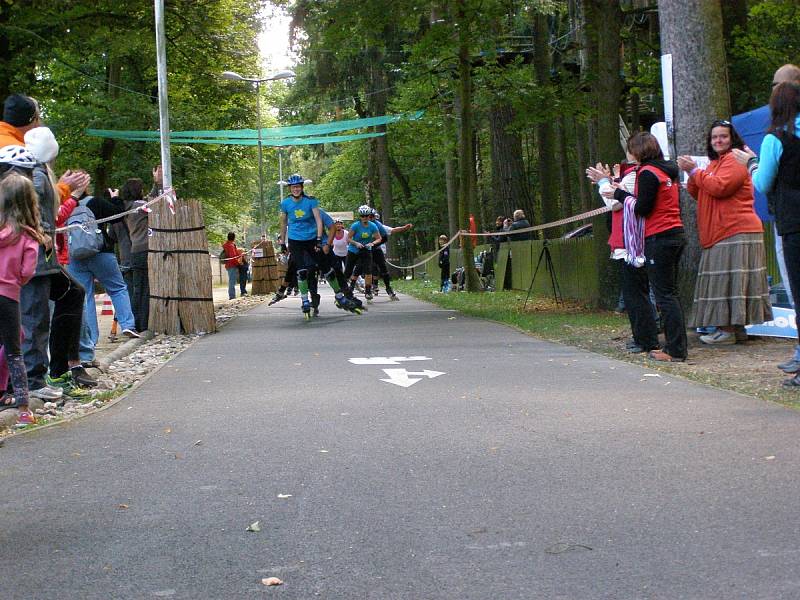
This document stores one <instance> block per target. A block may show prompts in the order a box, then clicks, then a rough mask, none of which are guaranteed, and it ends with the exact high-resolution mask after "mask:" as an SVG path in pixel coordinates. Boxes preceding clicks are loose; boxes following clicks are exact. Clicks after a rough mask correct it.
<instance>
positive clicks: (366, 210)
mask: <svg viewBox="0 0 800 600" xmlns="http://www.w3.org/2000/svg"><path fill="white" fill-rule="evenodd" d="M371 214H372V208H371V207H369V206H367V205H366V204H362V205H361V206H359V207H358V216H359V217H368V216H370V215H371Z"/></svg>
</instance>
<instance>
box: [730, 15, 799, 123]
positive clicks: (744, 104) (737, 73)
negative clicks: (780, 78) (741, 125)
mask: <svg viewBox="0 0 800 600" xmlns="http://www.w3.org/2000/svg"><path fill="white" fill-rule="evenodd" d="M729 46H730V47H729V60H730V63H729V73H730V82H731V85H730V88H731V105H732V108H733V112H734V114H736V113H739V112H743V111H747V110H752V109H754V108H756V107H758V106H761V105H763V104H766V103H767V102H768V101H769V94H770V83H771V81H772V74H773V73H774V72H775V70H776V69H777V68H778V67H780V66H781V65H783V64H785V63H794V64H798V63H800V5H798V3H797V2H796V1H795V0H763V1H760V2H754V3H753V6H752V7H751V9H750V12H749V16H748V20H747V27H746V29H745V30H742V29H741V28H739V27H737V28H736V30H735V31H734V34H733V41H732V43H731V44H730V45H729Z"/></svg>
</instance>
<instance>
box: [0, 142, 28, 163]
mask: <svg viewBox="0 0 800 600" xmlns="http://www.w3.org/2000/svg"><path fill="white" fill-rule="evenodd" d="M0 163H6V164H8V165H11V166H12V167H20V168H22V169H33V167H35V166H36V158H34V156H33V154H31V153H30V151H29V150H27V149H26V148H25V146H19V145H11V146H3V147H2V148H0Z"/></svg>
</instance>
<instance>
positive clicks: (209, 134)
mask: <svg viewBox="0 0 800 600" xmlns="http://www.w3.org/2000/svg"><path fill="white" fill-rule="evenodd" d="M424 113H425V111H422V110H420V111H416V112H410V113H403V114H398V115H384V116H381V117H369V118H365V119H348V120H344V121H332V122H330V123H317V124H308V125H290V126H286V127H269V128H264V129H262V130H261V140H262V142H261V143H262V145H264V146H296V145H300V144H301V142H299V141H298V140H299V138H313V137H316V138H317V141H313V142H311V141H306V142H302V143H305V144H325V143H329V142H337V141H338V142H345V141H350V140H351V139H365V137H376V136H377V135H381V134H351V135H344V136H329V135H328V134H331V133H337V132H341V131H349V130H352V129H363V128H365V127H378V126H381V125H389V124H391V123H397V122H398V121H416V120H418V119H420V118H422V116H423V114H424ZM86 134H87V135H89V136H93V137H103V138H113V139H117V140H131V141H156V140H158V139H159V135H160V134H159V132H158V131H120V130H114V129H87V130H86ZM354 135H359V136H363V137H353V136H354ZM322 136H326V137H322ZM335 138H341V139H335ZM201 140H206V141H201ZM212 140H213V141H212ZM237 140H238V141H237ZM279 140H291V142H282V143H276V142H277V141H279ZM170 141H171V142H172V143H176V144H180V143H192V144H237V143H240V144H242V145H246V146H251V145H257V144H258V130H256V129H222V130H216V131H214V130H210V131H205V130H199V131H173V132H171V133H170ZM248 141H252V142H251V143H248Z"/></svg>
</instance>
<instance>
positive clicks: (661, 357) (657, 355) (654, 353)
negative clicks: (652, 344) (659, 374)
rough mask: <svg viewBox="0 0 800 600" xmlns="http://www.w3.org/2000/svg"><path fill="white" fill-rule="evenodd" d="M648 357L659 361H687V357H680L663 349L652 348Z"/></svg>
mask: <svg viewBox="0 0 800 600" xmlns="http://www.w3.org/2000/svg"><path fill="white" fill-rule="evenodd" d="M647 358H649V359H651V360H656V361H658V362H685V361H686V359H685V358H678V357H677V356H670V355H669V354H667V353H666V352H664V351H663V350H651V351H650V353H649V354H648V355H647Z"/></svg>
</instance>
